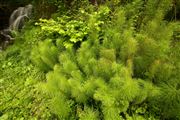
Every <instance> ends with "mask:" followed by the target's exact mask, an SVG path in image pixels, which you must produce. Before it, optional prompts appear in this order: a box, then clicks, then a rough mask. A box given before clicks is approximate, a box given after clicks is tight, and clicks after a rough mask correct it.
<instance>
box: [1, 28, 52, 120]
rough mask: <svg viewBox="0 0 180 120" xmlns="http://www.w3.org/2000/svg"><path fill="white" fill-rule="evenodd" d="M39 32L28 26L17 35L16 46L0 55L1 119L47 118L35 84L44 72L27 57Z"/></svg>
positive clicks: (44, 101)
mask: <svg viewBox="0 0 180 120" xmlns="http://www.w3.org/2000/svg"><path fill="white" fill-rule="evenodd" d="M38 30H39V29H38V28H33V27H28V28H25V29H24V30H23V31H22V32H21V33H19V34H18V35H17V36H16V40H15V43H14V44H13V45H12V46H9V47H8V48H7V49H6V50H5V51H3V52H1V53H0V119H1V120H9V119H13V120H20V119H50V118H51V117H52V115H51V113H50V111H49V109H48V108H47V106H46V101H48V97H46V96H45V95H44V94H43V93H41V92H40V91H39V87H38V83H39V82H40V81H42V80H44V73H43V72H41V71H39V70H38V69H37V68H36V67H35V66H34V65H33V64H32V63H31V61H30V58H29V54H30V52H31V49H32V48H33V46H34V45H35V44H36V43H37V42H38V40H37V39H36V37H35V36H36V33H37V31H38Z"/></svg>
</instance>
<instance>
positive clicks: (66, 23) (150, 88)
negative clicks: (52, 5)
mask: <svg viewBox="0 0 180 120" xmlns="http://www.w3.org/2000/svg"><path fill="white" fill-rule="evenodd" d="M119 4H120V3H119V2H117V3H116V1H114V2H113V6H114V7H115V6H118V7H117V8H116V7H115V8H112V9H111V8H110V7H111V6H110V3H109V4H108V6H109V7H107V6H104V7H103V6H101V7H99V8H98V10H97V11H96V9H92V11H93V12H92V11H86V10H84V9H80V11H81V13H80V14H78V18H76V17H65V18H63V17H62V18H57V20H53V19H50V20H44V19H41V20H40V23H38V24H37V25H40V27H41V30H42V33H41V37H40V38H41V39H42V40H44V41H43V42H42V45H41V44H40V45H39V46H38V47H37V48H36V49H34V51H40V50H41V47H42V46H43V44H46V43H47V42H48V41H49V42H50V43H49V42H48V43H49V44H51V45H47V46H43V47H44V49H43V50H44V53H47V51H50V50H49V47H50V46H53V47H55V48H56V49H57V52H56V53H57V54H53V52H52V54H53V55H54V56H52V55H50V54H51V52H50V54H49V55H47V54H40V56H39V58H44V57H45V58H47V59H48V60H50V61H49V62H45V61H44V60H43V62H44V63H46V64H47V65H46V66H51V70H52V68H53V70H52V71H49V72H48V70H50V69H48V70H47V76H46V79H47V82H46V83H44V84H43V87H44V90H45V91H46V92H47V93H49V95H50V96H51V101H50V106H51V110H52V112H54V113H55V114H56V115H58V117H59V119H105V120H110V119H112V120H119V119H163V118H165V119H179V112H178V111H179V107H177V106H179V105H180V104H179V82H178V80H179V75H178V70H179V67H178V65H179V62H177V61H178V55H177V54H174V53H173V50H172V48H171V47H172V41H173V37H174V36H173V35H174V30H175V29H176V27H175V26H176V25H177V23H174V22H167V21H165V20H164V16H165V15H166V12H167V10H169V9H170V7H171V4H172V1H169V0H162V1H161V0H160V1H158V2H157V1H153V0H148V1H142V0H135V1H129V2H124V3H123V4H122V5H119ZM94 10H95V11H94ZM45 33H46V34H45ZM47 38H48V39H47ZM49 39H51V40H49ZM173 45H174V44H173ZM176 49H177V48H176ZM34 51H33V52H34ZM33 52H32V55H33V54H34V53H35V52H34V53H33ZM34 55H36V53H35V54H34ZM48 56H51V58H48ZM170 56H173V58H171V57H170ZM34 58H35V56H32V59H33V60H35V61H36V59H34ZM52 58H56V60H57V59H58V61H56V62H53V60H51V59H52ZM43 62H42V61H37V62H35V63H36V64H37V65H38V64H42V63H43ZM51 63H53V64H51ZM43 66H45V65H43ZM166 93H168V94H167V95H166ZM175 96H176V97H175ZM168 108H171V109H168Z"/></svg>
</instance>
